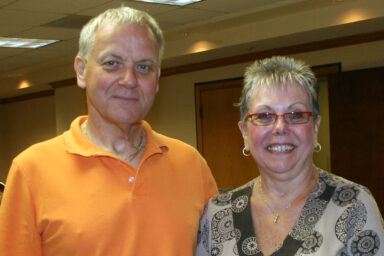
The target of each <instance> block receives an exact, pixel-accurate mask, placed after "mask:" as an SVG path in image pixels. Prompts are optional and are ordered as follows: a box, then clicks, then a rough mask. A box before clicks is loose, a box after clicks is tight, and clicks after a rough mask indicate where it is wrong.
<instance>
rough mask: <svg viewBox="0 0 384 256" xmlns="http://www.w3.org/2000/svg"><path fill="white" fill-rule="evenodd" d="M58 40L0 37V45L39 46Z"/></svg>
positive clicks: (14, 46) (12, 46)
mask: <svg viewBox="0 0 384 256" xmlns="http://www.w3.org/2000/svg"><path fill="white" fill-rule="evenodd" d="M57 41H59V40H43V39H26V38H11V37H0V47H10V48H39V47H42V46H45V45H48V44H53V43H55V42H57Z"/></svg>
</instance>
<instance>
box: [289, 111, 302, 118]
mask: <svg viewBox="0 0 384 256" xmlns="http://www.w3.org/2000/svg"><path fill="white" fill-rule="evenodd" d="M291 118H292V119H300V118H303V113H298V112H292V113H291Z"/></svg>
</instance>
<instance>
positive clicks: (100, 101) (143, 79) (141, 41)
mask: <svg viewBox="0 0 384 256" xmlns="http://www.w3.org/2000/svg"><path fill="white" fill-rule="evenodd" d="M82 65H83V66H82ZM82 67H83V69H82ZM75 69H76V71H77V75H78V84H79V86H80V87H82V88H86V91H87V102H88V114H89V116H90V117H91V118H94V119H97V120H100V121H101V122H109V123H116V124H120V125H129V124H133V123H137V122H139V121H140V120H142V119H143V118H144V116H145V115H146V114H147V113H148V111H149V110H150V108H151V106H152V104H153V101H154V99H155V95H156V93H157V91H158V80H159V76H160V63H159V47H158V45H157V42H156V40H155V37H154V35H153V34H152V32H151V30H150V29H149V28H148V27H147V26H145V25H137V24H128V25H127V24H125V25H118V26H113V25H111V24H108V22H105V23H103V24H101V26H100V27H99V29H98V30H97V32H96V35H95V41H94V46H93V49H92V51H91V54H90V57H89V59H88V61H85V60H83V59H82V58H80V57H76V59H75Z"/></svg>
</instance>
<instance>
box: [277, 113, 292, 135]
mask: <svg viewBox="0 0 384 256" xmlns="http://www.w3.org/2000/svg"><path fill="white" fill-rule="evenodd" d="M288 125H289V124H287V122H286V121H285V119H284V116H276V121H275V123H274V124H273V131H274V133H277V134H285V133H286V132H287V131H288Z"/></svg>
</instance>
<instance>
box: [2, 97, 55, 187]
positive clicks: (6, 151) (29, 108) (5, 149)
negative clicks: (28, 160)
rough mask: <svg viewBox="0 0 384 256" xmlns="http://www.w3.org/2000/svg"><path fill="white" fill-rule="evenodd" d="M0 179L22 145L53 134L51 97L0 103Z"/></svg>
mask: <svg viewBox="0 0 384 256" xmlns="http://www.w3.org/2000/svg"><path fill="white" fill-rule="evenodd" d="M1 110H2V111H1V126H2V129H1V134H0V142H1V146H0V147H1V149H0V152H1V154H2V158H1V162H0V181H4V180H5V177H6V175H7V173H8V169H9V166H10V164H11V160H12V158H13V157H15V156H16V155H17V154H18V153H19V152H21V151H22V150H23V149H25V148H26V147H28V146H30V145H32V144H34V143H36V142H39V141H42V140H46V139H48V138H50V137H53V136H55V134H56V121H55V119H56V118H55V98H54V97H53V96H45V97H41V98H36V99H30V100H25V101H18V102H14V103H8V104H3V105H2V106H1Z"/></svg>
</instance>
